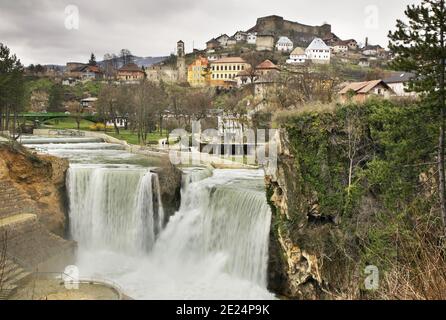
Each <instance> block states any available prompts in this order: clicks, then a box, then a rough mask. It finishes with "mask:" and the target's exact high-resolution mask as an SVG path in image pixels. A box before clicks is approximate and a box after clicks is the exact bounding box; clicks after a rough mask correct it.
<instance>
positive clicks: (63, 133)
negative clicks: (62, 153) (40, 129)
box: [49, 130, 85, 137]
mask: <svg viewBox="0 0 446 320" xmlns="http://www.w3.org/2000/svg"><path fill="white" fill-rule="evenodd" d="M49 134H50V135H57V136H70V137H85V132H82V131H78V130H50V131H49Z"/></svg>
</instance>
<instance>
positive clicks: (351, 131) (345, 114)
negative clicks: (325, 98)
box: [266, 100, 444, 299]
mask: <svg viewBox="0 0 446 320" xmlns="http://www.w3.org/2000/svg"><path fill="white" fill-rule="evenodd" d="M431 121H432V117H431V115H430V114H429V112H426V110H425V109H423V105H420V104H418V103H409V102H405V103H402V102H399V101H397V102H392V101H388V100H370V101H368V102H367V103H365V104H361V105H356V104H351V105H338V106H336V107H333V108H326V109H321V110H313V111H299V110H298V111H296V112H295V113H293V114H289V113H285V114H284V115H283V116H282V118H280V115H279V116H277V118H276V122H277V123H279V124H280V125H281V127H282V128H283V129H282V131H280V137H279V138H278V139H277V140H278V142H279V148H278V149H279V150H278V151H279V155H278V166H277V170H276V171H275V173H274V174H273V175H271V176H269V177H267V178H266V183H267V190H268V199H269V201H270V205H271V208H272V210H273V221H272V230H271V245H270V255H271V258H270V265H269V270H270V272H269V280H270V281H269V285H270V289H271V290H273V291H274V292H277V293H279V294H281V295H284V296H287V297H290V298H297V299H326V298H328V299H337V298H349V299H356V298H371V299H373V298H376V297H379V298H384V299H387V298H388V297H403V298H404V297H408V296H417V299H418V298H419V297H426V296H432V292H437V291H435V290H426V285H428V283H440V282H441V280H439V279H441V277H437V276H435V277H433V278H435V280H433V279H429V280H426V279H424V278H423V279H422V280H420V278H419V275H420V274H421V273H423V275H426V274H430V272H427V273H426V272H420V270H424V269H429V267H428V266H429V265H441V263H437V262H436V263H432V262H430V261H429V259H430V258H431V257H432V256H435V254H438V250H440V252H443V251H442V250H444V248H442V249H435V248H436V246H437V244H438V243H440V242H441V241H440V240H439V239H441V238H443V237H444V226H443V224H442V223H441V217H440V215H439V214H438V212H439V210H438V207H437V206H438V205H437V204H438V199H437V198H436V197H437V196H436V194H438V193H437V192H436V191H435V190H436V185H437V184H436V182H435V180H436V173H435V172H436V169H435V163H436V158H435V152H432V150H435V149H436V146H435V143H436V140H437V134H438V131H437V129H436V128H435V125H434V126H432V127H430V126H429V125H427V126H426V125H424V124H428V123H430V122H431ZM421 124H422V125H421ZM427 230H428V231H427ZM427 238H429V240H426V239H427ZM439 241H440V242H439ZM432 244H434V245H432ZM402 248H404V249H402ZM427 248H429V249H427ZM423 250H428V252H429V254H427V255H426V256H425V257H426V259H424V258H423V259H422V258H420V257H421V256H423V254H422V252H423ZM414 257H418V258H417V259H418V260H417V261H414ZM440 260H442V258H441V259H439V261H440ZM414 265H416V267H414ZM368 267H373V268H375V270H378V273H379V277H380V279H381V280H382V282H380V284H379V290H378V289H376V288H375V289H373V288H371V287H370V286H369V283H367V281H368V280H369V279H370V278H369V277H368V274H369V273H368V271H367V270H368V269H369V268H368ZM436 268H437V267H435V269H436ZM414 270H416V271H414ZM403 278H404V279H406V280H404V281H406V282H405V283H406V284H409V285H408V287H410V289H407V288H405V289H404V290H402V289H401V279H403ZM420 284H421V285H420ZM403 286H404V285H403ZM398 290H400V291H399V292H398V293H396V291H398ZM414 292H417V293H416V294H414ZM426 293H428V294H426Z"/></svg>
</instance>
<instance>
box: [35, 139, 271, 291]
mask: <svg viewBox="0 0 446 320" xmlns="http://www.w3.org/2000/svg"><path fill="white" fill-rule="evenodd" d="M36 145H38V144H36ZM38 146H39V147H42V148H45V147H46V150H48V152H49V153H50V154H54V155H59V156H61V155H62V156H64V157H66V158H68V159H69V160H70V162H71V166H70V170H69V173H68V177H67V189H68V193H69V200H70V213H69V218H70V219H69V222H70V232H71V235H72V238H73V239H74V240H76V241H77V242H78V244H79V250H78V259H77V262H76V265H77V266H78V267H79V270H80V273H81V277H86V278H98V279H104V278H105V279H109V280H112V281H114V282H116V283H118V284H119V285H120V286H121V288H122V289H123V290H124V292H125V293H126V294H128V295H130V296H131V297H133V298H135V299H180V300H182V299H214V300H218V299H223V300H226V299H273V298H274V296H273V295H272V294H271V293H269V292H268V291H267V289H266V275H267V260H268V241H269V230H270V221H271V211H270V208H269V206H268V205H267V203H266V196H265V190H264V184H263V172H262V171H252V170H251V171H250V170H214V171H212V170H210V169H204V168H188V169H184V172H185V174H184V176H183V184H182V199H181V207H180V210H179V211H178V212H177V213H176V214H175V215H174V216H172V217H170V220H169V222H168V223H167V225H163V221H164V220H165V219H164V211H163V208H162V205H161V201H160V199H161V196H160V184H159V181H158V176H157V175H156V174H155V173H152V172H151V170H150V168H151V167H154V165H153V163H154V162H153V161H154V160H153V159H147V158H145V159H141V157H139V156H135V155H132V154H129V153H127V152H126V151H125V150H120V148H119V147H117V146H115V145H108V144H103V143H92V144H89V143H85V144H83V143H76V145H74V144H73V145H70V144H63V143H61V144H54V145H50V144H49V145H45V144H43V145H38Z"/></svg>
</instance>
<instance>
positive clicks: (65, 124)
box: [44, 118, 167, 145]
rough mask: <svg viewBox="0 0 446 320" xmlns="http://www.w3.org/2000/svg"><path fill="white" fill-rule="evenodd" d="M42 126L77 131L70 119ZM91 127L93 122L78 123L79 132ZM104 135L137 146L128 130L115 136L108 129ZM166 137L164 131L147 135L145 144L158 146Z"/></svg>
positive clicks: (58, 120) (74, 123) (132, 134)
mask: <svg viewBox="0 0 446 320" xmlns="http://www.w3.org/2000/svg"><path fill="white" fill-rule="evenodd" d="M44 124H45V125H46V127H47V128H51V129H58V130H64V129H67V130H68V129H72V130H77V123H76V121H75V120H74V119H72V118H66V119H54V120H48V121H46V122H45V123H44ZM92 125H94V122H91V121H88V120H82V121H81V123H80V130H84V131H92V130H91V129H90V126H92ZM101 132H103V131H101ZM106 133H107V134H108V135H109V136H111V137H113V138H116V139H119V140H124V141H127V143H130V144H136V145H137V144H139V143H138V136H137V134H136V133H134V132H132V131H130V130H122V129H121V130H119V134H116V132H115V130H114V128H110V127H108V128H107V132H106ZM166 135H167V133H166V131H164V132H163V134H162V135H160V134H159V132H153V133H149V134H148V135H147V143H148V144H158V141H159V140H160V139H163V138H165V137H166Z"/></svg>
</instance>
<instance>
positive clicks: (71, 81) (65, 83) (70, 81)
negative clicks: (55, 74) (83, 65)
mask: <svg viewBox="0 0 446 320" xmlns="http://www.w3.org/2000/svg"><path fill="white" fill-rule="evenodd" d="M78 82H79V80H78V79H75V78H65V79H63V80H62V85H63V86H70V87H74V86H75V85H76V84H77V83H78Z"/></svg>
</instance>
